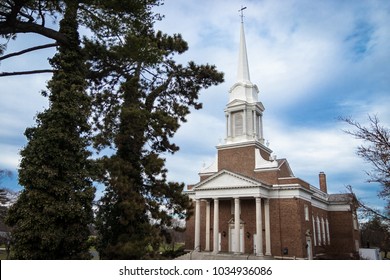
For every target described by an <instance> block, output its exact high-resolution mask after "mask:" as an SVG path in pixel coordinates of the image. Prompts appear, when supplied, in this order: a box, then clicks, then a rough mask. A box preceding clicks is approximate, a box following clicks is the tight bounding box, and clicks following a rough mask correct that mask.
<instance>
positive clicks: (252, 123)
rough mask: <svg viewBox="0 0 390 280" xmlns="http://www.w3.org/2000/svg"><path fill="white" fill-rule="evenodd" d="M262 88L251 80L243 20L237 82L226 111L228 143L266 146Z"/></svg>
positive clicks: (231, 89) (226, 141)
mask: <svg viewBox="0 0 390 280" xmlns="http://www.w3.org/2000/svg"><path fill="white" fill-rule="evenodd" d="M258 93H259V89H258V87H257V85H255V84H253V83H252V82H251V81H250V75H249V64H248V55H247V50H246V41H245V33H244V23H243V20H241V30H240V46H239V55H238V69H237V79H236V82H235V83H234V85H233V86H232V87H231V88H230V90H229V102H228V104H227V105H226V108H225V116H226V137H225V144H234V143H243V142H248V141H257V142H260V143H261V144H264V138H263V121H262V117H263V112H264V106H263V104H262V103H261V102H259V101H258Z"/></svg>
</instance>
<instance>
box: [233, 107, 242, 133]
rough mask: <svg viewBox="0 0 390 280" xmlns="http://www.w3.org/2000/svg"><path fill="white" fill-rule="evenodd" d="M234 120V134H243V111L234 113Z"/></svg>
mask: <svg viewBox="0 0 390 280" xmlns="http://www.w3.org/2000/svg"><path fill="white" fill-rule="evenodd" d="M233 121H234V130H233V131H234V132H233V133H234V136H239V135H242V134H243V131H244V120H243V116H242V112H237V113H235V114H234V115H233Z"/></svg>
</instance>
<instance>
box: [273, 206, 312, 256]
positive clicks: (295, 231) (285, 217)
mask: <svg viewBox="0 0 390 280" xmlns="http://www.w3.org/2000/svg"><path fill="white" fill-rule="evenodd" d="M303 205H304V204H303V201H302V200H300V199H295V198H292V199H271V200H270V215H271V244H272V246H271V250H272V255H274V256H284V257H297V258H304V257H306V248H305V245H306V241H305V232H306V230H307V228H308V223H306V222H304V221H303V220H302V215H303ZM303 219H304V218H303ZM284 248H287V249H288V254H284V252H283V250H284Z"/></svg>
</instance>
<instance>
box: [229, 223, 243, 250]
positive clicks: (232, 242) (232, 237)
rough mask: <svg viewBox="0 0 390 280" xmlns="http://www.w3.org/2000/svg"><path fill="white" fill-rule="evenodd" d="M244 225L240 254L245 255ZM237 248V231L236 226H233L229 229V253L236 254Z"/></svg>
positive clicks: (241, 226)
mask: <svg viewBox="0 0 390 280" xmlns="http://www.w3.org/2000/svg"><path fill="white" fill-rule="evenodd" d="M244 241H245V239H244V225H243V224H241V225H240V247H239V248H240V253H244V248H245V246H244ZM235 248H236V238H235V230H234V224H231V225H230V227H229V252H234V250H235Z"/></svg>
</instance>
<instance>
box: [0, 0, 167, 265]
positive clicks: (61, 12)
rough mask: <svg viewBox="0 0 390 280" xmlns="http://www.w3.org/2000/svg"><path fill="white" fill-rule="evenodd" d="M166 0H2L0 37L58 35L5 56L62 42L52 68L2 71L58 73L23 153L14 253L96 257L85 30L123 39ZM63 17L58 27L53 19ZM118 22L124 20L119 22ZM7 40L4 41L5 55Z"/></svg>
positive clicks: (10, 220) (30, 256)
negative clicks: (92, 250)
mask: <svg viewBox="0 0 390 280" xmlns="http://www.w3.org/2000/svg"><path fill="white" fill-rule="evenodd" d="M159 2H160V1H159V0H123V1H117V0H107V1H95V0H86V1H71V0H65V1H54V0H53V1H40V0H35V1H31V0H15V1H1V5H0V36H1V37H3V38H6V39H7V43H8V42H10V40H9V39H15V38H16V36H17V35H18V34H19V33H33V34H36V35H37V36H38V35H39V36H44V37H46V38H50V39H52V40H54V43H52V44H46V45H42V46H34V47H31V48H29V49H26V50H23V51H21V52H17V53H11V54H7V55H4V56H2V57H0V59H1V60H4V59H10V58H12V57H14V56H16V55H21V54H24V53H27V52H31V51H35V50H39V49H43V48H48V47H54V46H57V47H58V52H57V54H56V55H55V57H54V58H53V59H51V65H52V66H53V69H43V70H33V71H22V72H13V73H6V72H3V73H0V76H8V75H20V74H36V73H45V72H52V73H53V78H52V80H51V81H50V82H49V84H48V90H47V92H45V93H44V95H45V96H48V97H49V100H50V107H49V109H48V110H46V111H45V112H43V113H41V114H39V115H38V116H37V126H36V127H34V128H29V129H27V130H26V133H25V134H26V137H27V138H28V141H29V142H28V144H27V146H26V147H25V148H24V149H23V151H22V153H21V154H22V162H21V166H20V170H19V173H20V180H19V181H20V184H21V185H23V186H24V187H25V189H24V191H23V192H22V194H21V196H20V198H19V200H18V202H17V203H16V204H15V205H14V206H13V207H12V209H11V211H10V215H9V217H8V223H9V224H10V225H12V226H14V233H13V237H14V253H15V257H16V258H20V259H74V258H77V259H81V258H89V254H88V248H87V243H86V238H87V236H88V234H89V232H88V228H87V226H88V224H89V223H91V221H92V211H91V203H92V199H93V192H94V189H93V187H92V184H91V176H92V173H91V172H92V168H91V165H90V163H91V162H90V161H88V157H89V156H90V152H88V150H87V147H88V146H89V144H90V142H89V138H88V137H89V132H90V131H89V129H90V127H89V124H88V122H87V120H88V118H89V116H90V105H91V104H90V102H91V99H90V98H89V97H88V95H87V93H86V89H87V85H88V84H87V79H86V77H87V76H88V71H87V70H88V69H87V68H86V67H85V56H84V55H85V53H86V52H85V50H83V49H82V47H83V45H82V44H81V42H80V40H79V38H78V30H79V29H80V28H81V27H84V28H86V29H87V30H89V31H90V33H91V34H92V37H96V38H101V37H104V36H106V34H111V35H113V36H114V37H116V38H120V37H121V36H122V34H124V32H126V31H127V29H128V28H131V26H132V25H133V24H134V23H137V24H140V23H144V24H147V23H148V22H150V21H152V20H154V19H155V18H158V16H156V17H154V15H153V14H152V13H151V7H152V6H154V5H159ZM57 18H62V20H61V21H60V27H59V29H58V30H56V29H55V26H53V25H49V26H48V24H47V23H48V22H50V23H53V22H54V24H55V23H56V22H57ZM118 19H119V20H118ZM7 43H5V44H1V45H0V54H3V53H4V51H5V50H6V46H7Z"/></svg>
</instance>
